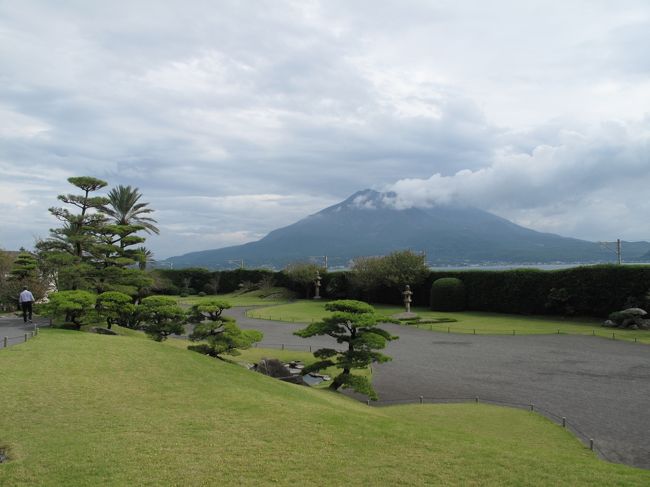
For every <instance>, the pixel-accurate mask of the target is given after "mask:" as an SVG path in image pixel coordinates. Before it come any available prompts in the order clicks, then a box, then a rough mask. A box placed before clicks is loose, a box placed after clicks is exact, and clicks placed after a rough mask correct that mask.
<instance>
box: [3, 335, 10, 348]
mask: <svg viewBox="0 0 650 487" xmlns="http://www.w3.org/2000/svg"><path fill="white" fill-rule="evenodd" d="M3 341H4V343H5V347H4V348H7V343H8V341H9V338H7V337H5V339H4V340H3Z"/></svg>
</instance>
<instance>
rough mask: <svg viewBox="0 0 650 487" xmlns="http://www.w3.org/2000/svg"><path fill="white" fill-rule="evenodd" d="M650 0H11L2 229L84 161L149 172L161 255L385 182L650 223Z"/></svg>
mask: <svg viewBox="0 0 650 487" xmlns="http://www.w3.org/2000/svg"><path fill="white" fill-rule="evenodd" d="M648 46H650V3H649V2H648V1H647V0H639V1H626V0H618V1H616V2H612V1H609V0H585V1H580V0H566V1H556V2H551V1H548V0H544V1H533V0H525V1H520V0H512V1H491V2H485V1H482V0H477V1H463V0H457V1H451V0H450V1H435V0H430V1H414V0H399V1H397V0H395V1H383V2H378V1H376V0H372V1H371V0H368V1H365V0H359V1H350V0H339V1H336V0H327V1H325V0H323V1H321V2H319V1H308V0H295V1H279V0H269V1H245V2H242V1H237V0H232V1H224V0H205V1H199V0H182V1H172V0H166V1H164V2H163V1H160V0H151V1H140V0H129V1H121V0H120V1H118V0H112V1H110V2H89V1H87V0H77V1H73V0H67V1H66V0H58V1H51V0H43V1H32V0H19V1H17V0H0V212H1V213H2V219H1V220H0V248H5V249H16V248H18V247H20V246H25V247H27V248H31V247H32V246H33V243H34V240H35V238H39V237H40V238H43V237H46V236H47V233H48V228H51V227H53V226H56V225H57V222H56V220H54V219H53V218H52V217H51V216H50V215H49V214H48V212H47V208H48V207H50V206H54V205H55V204H56V203H57V202H56V195H57V194H59V193H67V192H70V191H71V190H72V189H73V188H72V187H71V186H70V185H69V184H68V183H67V182H66V178H68V177H70V176H77V175H90V176H95V177H99V178H102V179H105V180H107V181H108V182H109V184H110V186H115V185H118V184H124V185H127V184H130V185H133V186H137V187H139V188H140V190H141V192H142V193H143V194H144V198H143V199H144V200H145V201H148V202H150V205H151V206H152V207H153V208H154V209H156V213H155V214H154V217H155V218H156V219H157V220H158V222H159V226H160V229H161V235H160V236H159V237H151V238H150V239H149V240H148V242H147V245H148V246H149V247H150V248H151V249H152V250H153V251H154V253H155V255H156V257H157V258H164V257H168V256H171V255H179V254H181V253H185V252H189V251H193V250H203V249H210V248H218V247H223V246H227V245H233V244H239V243H243V242H246V241H250V240H256V239H258V238H260V237H262V236H263V235H265V234H266V233H268V232H269V231H270V230H273V229H274V228H277V227H280V226H284V225H287V224H290V223H293V222H294V221H297V220H298V219H300V218H303V217H304V216H307V215H308V214H310V213H314V212H315V211H317V210H319V209H321V208H323V207H325V206H328V205H330V204H334V203H336V202H338V201H340V200H342V199H344V198H345V197H347V196H349V195H350V194H351V193H353V192H355V191H357V190H360V189H364V188H374V189H378V190H394V191H397V192H398V195H399V198H398V204H399V205H402V206H410V205H419V206H427V205H432V204H446V203H449V202H455V203H461V204H471V205H475V206H478V207H480V208H483V209H485V210H489V211H492V212H494V213H497V214H499V215H501V216H504V217H506V218H509V219H511V220H513V221H515V222H517V223H519V224H522V225H525V226H528V227H530V228H533V229H536V230H541V231H551V232H554V233H559V234H561V235H565V236H572V237H578V238H585V239H590V240H615V239H616V238H618V237H620V238H624V239H628V240H650V224H649V222H648V220H649V217H650V198H648V193H649V191H650V155H649V154H650V143H649V141H650V55H649V54H648Z"/></svg>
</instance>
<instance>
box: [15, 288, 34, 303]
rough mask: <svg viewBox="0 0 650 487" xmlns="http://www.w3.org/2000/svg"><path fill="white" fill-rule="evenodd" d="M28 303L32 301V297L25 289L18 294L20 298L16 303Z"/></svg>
mask: <svg viewBox="0 0 650 487" xmlns="http://www.w3.org/2000/svg"><path fill="white" fill-rule="evenodd" d="M30 301H34V295H33V294H32V293H31V292H29V291H28V290H27V289H25V290H24V291H23V292H22V293H20V297H19V298H18V302H20V303H28V302H30Z"/></svg>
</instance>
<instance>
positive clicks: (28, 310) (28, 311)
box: [20, 301, 32, 323]
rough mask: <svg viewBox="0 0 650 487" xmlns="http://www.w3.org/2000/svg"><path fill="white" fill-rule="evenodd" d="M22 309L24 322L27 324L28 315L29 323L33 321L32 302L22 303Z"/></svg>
mask: <svg viewBox="0 0 650 487" xmlns="http://www.w3.org/2000/svg"><path fill="white" fill-rule="evenodd" d="M20 307H21V308H22V309H23V321H24V322H25V323H27V318H28V315H29V321H32V302H31V301H28V302H26V303H20Z"/></svg>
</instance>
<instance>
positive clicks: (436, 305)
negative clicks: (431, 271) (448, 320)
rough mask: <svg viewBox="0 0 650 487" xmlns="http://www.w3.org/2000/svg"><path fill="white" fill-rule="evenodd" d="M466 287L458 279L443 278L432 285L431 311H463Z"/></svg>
mask: <svg viewBox="0 0 650 487" xmlns="http://www.w3.org/2000/svg"><path fill="white" fill-rule="evenodd" d="M465 299H466V298H465V285H464V284H463V281H461V280H460V279H458V278H456V277H441V278H440V279H436V280H435V281H433V284H432V285H431V309H433V310H435V311H463V310H464V309H465Z"/></svg>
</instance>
